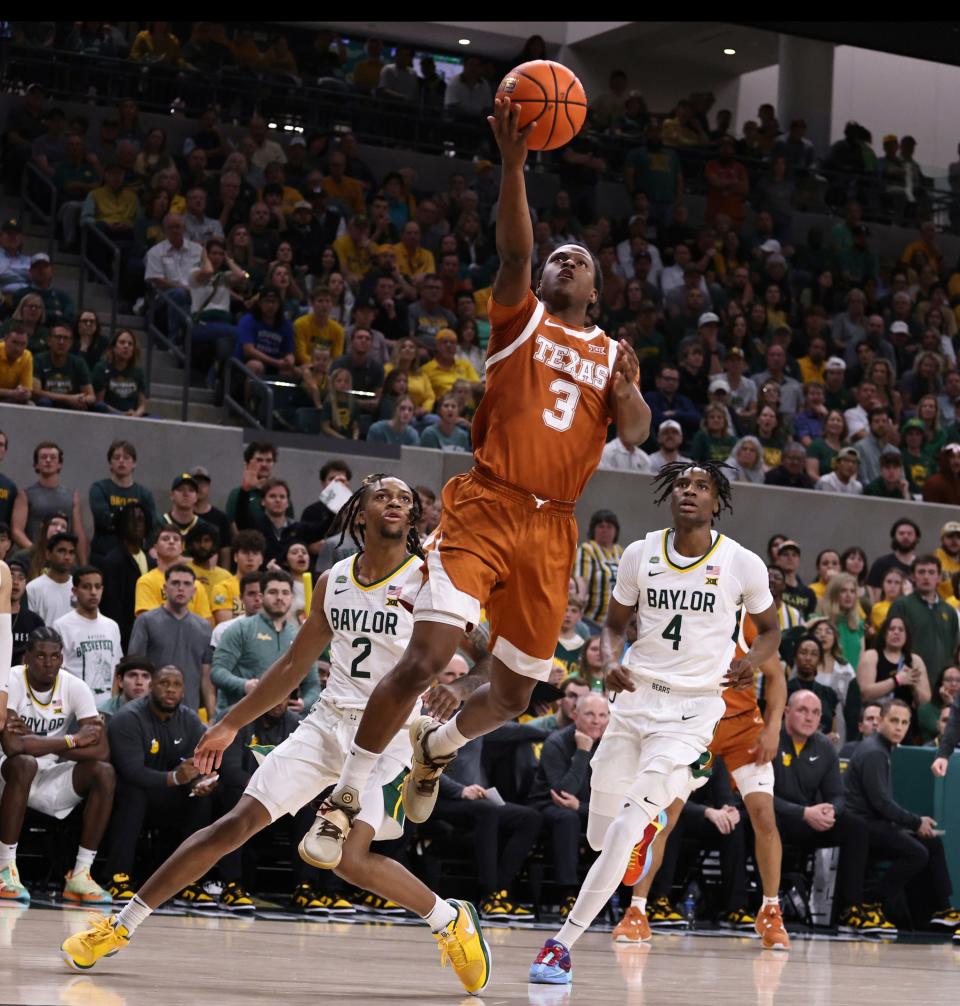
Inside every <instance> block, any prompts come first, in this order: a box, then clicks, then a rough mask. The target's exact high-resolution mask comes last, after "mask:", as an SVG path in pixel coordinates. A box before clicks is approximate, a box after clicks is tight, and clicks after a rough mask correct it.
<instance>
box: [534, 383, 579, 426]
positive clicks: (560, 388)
mask: <svg viewBox="0 0 960 1006" xmlns="http://www.w3.org/2000/svg"><path fill="white" fill-rule="evenodd" d="M550 390H551V391H552V392H553V393H554V394H555V395H556V396H557V400H556V401H555V402H554V403H553V408H552V409H544V410H543V421H544V422H545V423H546V424H547V426H549V427H550V429H552V430H559V431H560V432H561V433H562V432H563V431H564V430H569V429H570V427H571V426H572V425H573V415H574V413H575V412H576V411H577V403H578V402H579V401H580V389H579V388H578V387H577V386H576V385H575V384H573V383H572V382H571V381H562V380H560V379H559V378H558V379H557V380H556V381H554V382H553V383H552V384H551V385H550Z"/></svg>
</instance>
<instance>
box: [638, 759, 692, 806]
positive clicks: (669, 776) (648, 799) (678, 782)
mask: <svg viewBox="0 0 960 1006" xmlns="http://www.w3.org/2000/svg"><path fill="white" fill-rule="evenodd" d="M662 769H663V770H661V766H660V765H657V764H654V765H652V766H651V767H650V768H649V769H648V770H647V771H646V772H642V773H641V775H640V777H639V778H638V779H637V781H636V782H635V783H634V784H633V786H632V787H631V788H630V792H629V793H628V794H627V797H628V799H630V800H631V801H633V803H635V804H637V805H638V806H640V807H642V808H643V809H644V810H645V811H646V812H647V813H648V814H649V815H650V817H651V818H654V817H656V816H657V814H658V813H659V812H660V811H661V810H666V809H667V807H669V806H670V804H671V803H673V801H674V800H676V799H677V798H678V797H679V798H681V799H683V800H686V799H687V797H688V796H689V795H690V791H691V785H690V783H691V775H690V768H689V767H688V766H687V765H679V766H668V765H663V766H662Z"/></svg>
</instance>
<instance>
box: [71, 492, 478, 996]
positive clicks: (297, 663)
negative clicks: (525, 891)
mask: <svg viewBox="0 0 960 1006" xmlns="http://www.w3.org/2000/svg"><path fill="white" fill-rule="evenodd" d="M420 509H421V508H420V502H419V498H418V497H417V495H416V493H415V492H414V491H413V490H412V489H410V487H409V486H408V485H407V484H406V483H405V482H403V481H401V480H400V479H397V478H392V477H390V476H387V475H371V476H370V477H368V478H367V479H365V480H364V482H363V485H362V486H361V487H360V489H359V490H358V491H357V492H356V493H355V494H354V495H353V496H352V497H351V498H350V500H349V501H348V502H347V503H346V505H345V506H344V508H343V510H342V511H341V512H340V515H339V517H338V520H339V526H340V529H341V530H342V532H343V535H346V534H347V533H349V534H350V535H351V536H352V537H353V539H354V541H355V542H356V544H357V546H358V547H359V548H360V549H361V551H360V553H359V554H358V555H356V556H351V557H350V558H349V559H345V560H343V561H342V562H339V563H337V564H336V565H335V566H334V567H333V569H331V570H329V571H328V572H326V573H324V574H323V575H322V576H321V577H320V580H319V582H318V583H317V587H316V590H315V591H314V595H313V602H312V605H311V610H310V615H309V617H308V618H307V620H306V622H305V623H304V624H303V626H302V627H301V629H300V631H299V633H298V634H297V636H296V638H295V639H294V641H293V644H292V646H291V647H290V649H289V650H288V651H287V652H286V653H285V654H284V655H283V656H281V657H280V658H279V659H278V660H277V661H276V662H275V663H274V664H273V665H272V666H271V667H270V669H269V670H268V671H267V672H266V674H265V675H264V676H263V677H262V678H261V679H260V683H259V685H258V686H257V687H256V688H255V689H254V690H253V691H252V692H250V693H248V694H247V695H246V696H245V697H244V698H243V699H241V700H240V702H238V703H237V704H236V705H235V706H233V707H232V708H231V709H229V710H228V711H227V713H226V714H225V716H224V717H223V719H221V720H220V722H219V723H217V724H215V725H214V726H213V727H211V728H210V730H209V731H207V733H206V734H205V735H204V736H203V737H202V738H201V740H200V743H199V744H198V745H197V750H196V753H195V755H194V759H193V760H194V763H195V768H196V769H198V770H199V771H200V773H202V774H206V773H208V772H211V771H213V770H214V769H216V768H218V767H219V765H220V761H221V759H222V756H223V752H224V751H225V750H226V748H227V747H229V746H230V744H231V743H232V742H233V740H234V738H235V737H236V735H237V731H238V730H239V729H240V728H241V727H243V726H245V725H246V724H248V723H250V722H252V721H253V720H255V719H256V718H257V717H258V716H261V715H263V714H264V713H265V712H267V711H268V710H269V709H272V708H273V707H274V706H276V705H278V704H279V703H282V702H283V701H284V699H285V698H286V697H287V696H289V695H290V693H291V692H292V691H293V690H294V689H295V688H296V687H297V686H298V685H299V684H300V682H301V681H302V680H303V678H304V677H305V676H306V673H307V671H308V670H309V668H310V667H311V665H312V664H313V663H314V661H315V660H316V659H317V657H318V656H319V655H320V653H322V652H323V650H324V649H325V648H326V647H327V646H328V645H330V647H331V671H330V680H329V684H328V685H327V688H326V689H325V690H324V692H323V693H322V695H321V698H320V699H319V700H318V702H317V703H316V704H315V706H314V708H313V709H312V710H311V711H310V713H309V715H308V716H307V718H306V719H305V720H304V721H303V722H302V723H301V724H300V726H299V727H298V728H297V730H296V731H295V732H294V733H293V734H291V736H290V737H288V738H287V739H286V740H285V741H284V742H283V743H282V744H281V745H280V746H279V747H277V748H276V749H275V750H274V751H272V752H270V754H269V755H268V756H267V758H266V759H265V761H264V763H263V764H262V765H261V766H260V768H259V769H258V770H257V772H256V773H255V774H254V776H253V778H252V779H251V780H250V783H249V785H248V786H247V789H246V792H245V793H244V795H243V796H242V797H241V798H240V801H239V802H238V803H237V805H236V806H235V807H234V808H233V809H232V810H231V811H230V812H229V813H227V814H226V815H225V816H224V817H222V818H221V819H220V820H219V821H216V822H214V823H213V824H212V825H210V826H209V827H208V828H204V829H203V830H202V831H199V832H197V833H196V834H195V835H193V836H191V837H190V838H189V839H187V841H185V842H184V843H183V844H182V845H181V846H180V848H179V849H177V851H176V852H175V853H174V854H173V855H172V856H171V857H170V858H169V859H168V860H167V862H166V863H164V864H163V866H161V867H160V869H159V870H158V871H157V872H156V873H155V874H154V875H153V876H152V877H151V878H150V879H149V880H148V881H147V882H146V884H144V886H143V887H142V888H141V889H140V890H139V891H138V892H137V894H136V896H135V897H134V898H133V899H132V901H131V902H130V903H128V904H127V905H125V906H124V908H123V910H122V911H121V912H120V913H119V915H117V916H111V917H110V918H109V919H102V920H100V921H99V922H97V923H95V924H94V925H93V926H92V927H91V928H90V929H87V930H85V931H84V932H82V933H79V934H77V935H76V936H73V937H70V938H69V939H68V940H66V941H65V942H64V944H63V946H62V948H61V949H62V952H63V956H64V959H65V960H66V962H67V964H68V965H70V966H71V967H74V968H76V969H80V970H86V969H88V968H90V967H92V966H93V965H94V964H95V963H96V962H97V960H99V959H100V958H101V957H104V956H106V955H108V954H112V953H115V952H116V951H118V950H121V949H122V948H123V947H125V946H126V945H127V943H128V942H129V941H130V937H131V935H132V934H133V932H134V931H135V930H136V928H137V927H138V926H139V925H140V924H141V923H142V922H143V921H145V919H146V918H147V917H148V916H149V915H150V913H151V912H152V911H153V909H155V908H157V907H159V906H160V905H161V904H163V902H165V901H166V900H167V899H168V898H171V897H173V896H174V895H175V894H176V893H177V892H178V891H180V890H182V889H183V888H184V887H185V886H186V885H187V884H189V883H193V882H195V881H196V880H197V879H199V878H200V877H202V876H203V875H204V874H205V873H206V872H207V870H209V869H210V868H211V867H212V866H213V865H214V864H215V863H216V862H217V861H218V860H219V859H220V858H221V857H222V856H224V855H225V854H226V853H228V852H232V851H233V850H234V849H236V848H238V847H239V846H240V845H241V844H243V842H245V841H246V840H247V839H248V838H249V837H250V836H252V835H254V834H256V833H257V832H258V831H261V830H262V829H263V828H265V827H266V826H267V825H268V824H270V823H271V821H274V820H276V819H277V818H278V817H281V816H282V815H283V814H286V813H295V812H296V811H297V810H299V809H300V808H301V807H302V806H303V805H304V804H306V803H308V802H309V801H310V800H312V799H314V798H315V797H316V796H318V795H319V794H320V792H321V791H322V790H323V789H324V788H325V787H328V786H331V785H332V784H333V783H335V782H336V780H337V778H338V776H339V774H340V770H341V768H342V766H343V760H344V756H345V754H346V752H347V751H348V750H349V747H350V743H351V741H352V739H353V734H354V733H355V731H356V727H357V724H358V723H359V721H360V716H361V714H362V712H363V709H364V706H365V705H366V700H367V696H368V695H369V693H370V692H371V691H372V689H373V688H374V686H375V685H376V683H377V681H378V680H379V679H380V677H381V676H382V675H384V674H386V673H388V672H389V671H390V669H391V668H392V667H393V666H394V665H395V664H396V662H397V660H398V659H399V657H400V656H401V655H402V653H403V650H404V648H405V647H406V645H407V642H408V640H409V638H410V634H411V631H412V628H413V615H412V613H411V611H410V609H409V608H408V607H405V606H404V605H403V604H402V603H401V596H402V594H403V593H404V591H403V587H404V584H405V582H406V580H407V579H409V578H416V579H417V582H418V583H419V577H420V565H421V562H422V555H421V554H420V543H419V538H418V536H417V533H416V528H415V526H416V523H417V521H418V520H419V519H420ZM342 541H343V537H342V536H341V543H342ZM410 593H415V589H414V590H413V591H410ZM411 715H412V716H413V715H416V711H414V713H411ZM411 753H412V752H411V748H410V741H409V737H408V731H407V730H406V729H403V730H401V731H400V732H399V733H398V734H397V736H396V737H395V738H394V740H393V741H392V742H391V743H390V745H389V746H388V747H387V749H386V750H385V751H384V753H383V755H382V756H381V758H380V760H379V762H378V764H377V766H376V768H375V770H374V772H373V773H372V774H371V777H370V783H369V785H368V787H367V788H366V789H365V790H364V792H363V794H362V807H363V810H362V811H361V812H360V813H359V814H358V816H357V819H356V823H355V824H354V827H353V829H352V830H351V832H350V837H349V839H348V841H347V842H346V844H345V845H344V849H343V858H342V860H341V861H340V864H339V866H338V868H337V872H338V873H339V874H340V876H342V877H343V878H344V879H345V880H347V881H348V882H349V883H351V884H353V885H355V886H356V887H360V888H364V889H366V890H369V891H373V892H374V893H375V894H378V895H380V897H382V898H387V899H389V900H391V901H395V902H397V903H399V904H400V905H402V906H403V907H404V908H407V909H408V910H410V911H411V912H415V913H416V914H417V915H419V916H421V918H423V919H424V921H425V922H427V924H428V925H429V926H430V928H431V930H432V931H433V934H434V937H435V939H436V940H437V943H438V946H439V948H440V951H441V962H442V963H444V964H446V962H447V961H449V962H450V963H451V964H452V965H453V968H454V970H455V971H456V973H457V977H458V978H459V979H460V981H461V982H462V983H463V985H464V988H466V990H467V991H468V992H478V991H479V990H480V989H482V988H483V987H484V986H485V985H486V983H487V981H488V980H489V977H490V951H489V948H488V946H487V944H486V941H485V940H484V938H483V934H482V932H481V930H480V922H479V918H478V916H477V913H476V910H475V909H474V907H473V906H472V905H470V904H468V903H467V902H462V901H444V900H442V899H441V898H439V897H438V896H437V895H436V894H434V893H433V892H432V891H431V890H430V889H429V888H427V887H425V886H424V885H423V884H422V883H421V882H420V881H419V880H417V878H416V877H414V876H413V875H412V874H411V873H409V872H408V871H407V870H406V869H405V868H404V867H402V866H401V865H400V864H399V863H397V862H395V861H394V860H392V859H387V858H386V857H384V856H378V855H375V854H373V853H371V851H370V844H371V842H372V841H373V840H374V838H375V837H377V838H381V837H394V836H397V835H399V834H400V832H401V831H402V802H401V799H400V788H399V784H400V782H401V781H402V777H403V774H404V771H405V769H406V767H408V766H409V764H410V757H411ZM324 826H325V822H324V820H323V818H318V820H317V823H316V824H315V825H314V827H313V828H312V829H311V830H310V832H308V833H307V836H306V837H305V838H304V841H303V842H302V843H301V846H300V853H301V856H303V858H304V859H306V860H307V862H311V861H313V860H314V859H315V857H312V855H311V847H310V839H311V836H313V835H314V834H315V833H317V834H319V833H321V832H322V829H323V827H324ZM184 877H186V878H188V879H187V880H186V881H184V880H183V878H184Z"/></svg>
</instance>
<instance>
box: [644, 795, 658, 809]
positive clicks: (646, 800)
mask: <svg viewBox="0 0 960 1006" xmlns="http://www.w3.org/2000/svg"><path fill="white" fill-rule="evenodd" d="M643 802H644V803H649V804H650V805H651V806H653V807H656V806H657V804H656V802H655V801H653V800H651V799H650V797H648V796H645V797H644V798H643Z"/></svg>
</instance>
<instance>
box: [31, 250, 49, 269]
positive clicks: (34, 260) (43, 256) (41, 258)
mask: <svg viewBox="0 0 960 1006" xmlns="http://www.w3.org/2000/svg"><path fill="white" fill-rule="evenodd" d="M43 263H46V264H47V265H49V264H50V256H49V255H48V254H47V253H46V252H37V254H36V255H31V256H30V268H31V269H32V268H33V267H34V266H35V265H41V264H43Z"/></svg>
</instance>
